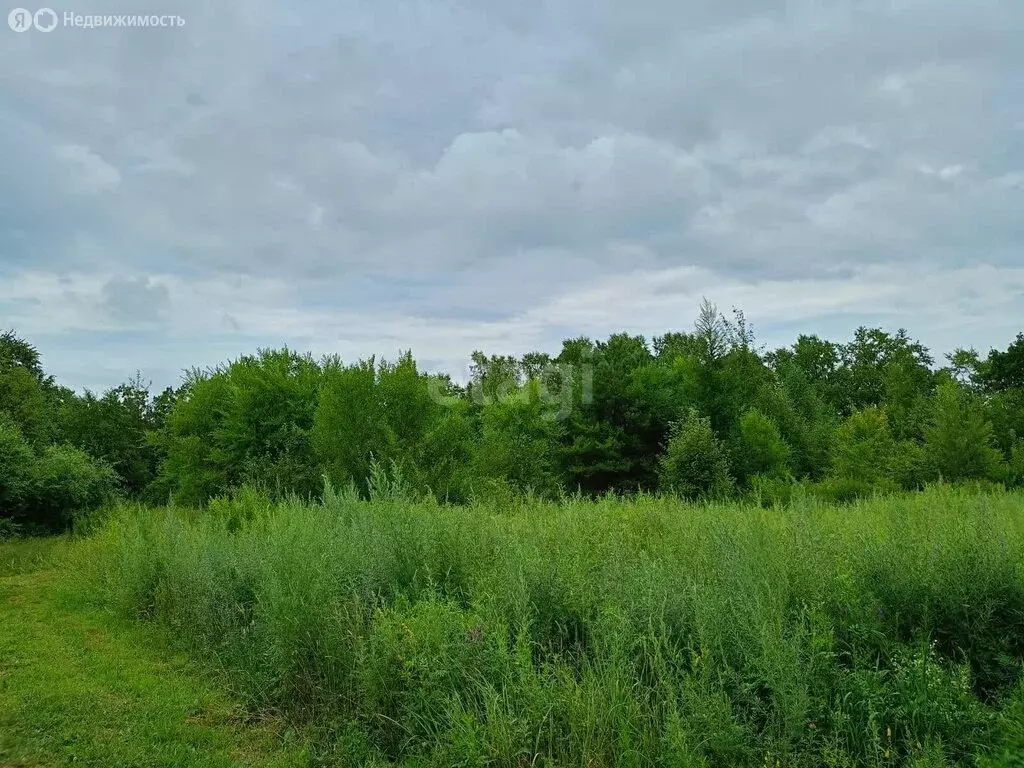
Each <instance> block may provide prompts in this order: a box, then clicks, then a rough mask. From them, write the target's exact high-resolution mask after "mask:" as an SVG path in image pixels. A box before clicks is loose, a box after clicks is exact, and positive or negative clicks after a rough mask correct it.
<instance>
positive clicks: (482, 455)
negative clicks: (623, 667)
mask: <svg viewBox="0 0 1024 768" xmlns="http://www.w3.org/2000/svg"><path fill="white" fill-rule="evenodd" d="M472 359H473V364H472V367H471V376H470V380H469V381H468V382H467V383H466V384H460V383H457V382H455V381H454V380H452V378H451V377H450V376H448V375H436V374H427V373H425V372H423V371H420V370H419V368H418V366H417V364H416V360H415V359H414V357H413V356H412V353H411V352H406V353H404V354H402V355H400V356H399V358H398V359H397V360H396V361H393V362H388V361H378V360H376V359H374V358H371V359H369V360H360V361H358V362H353V363H345V362H343V361H342V360H341V359H339V358H338V357H336V356H333V357H326V358H323V359H314V358H313V357H312V356H311V355H309V354H300V353H298V352H296V351H293V350H290V349H287V348H284V349H267V350H260V351H259V352H257V353H256V354H254V355H246V356H243V357H240V358H238V359H237V360H234V361H231V362H228V363H225V364H223V365H220V366H217V367H215V368H212V369H206V370H198V369H197V370H192V371H189V372H188V373H187V374H186V375H185V376H184V377H183V381H182V383H181V385H180V386H179V387H177V388H170V389H167V390H165V391H163V392H160V393H153V392H151V391H150V387H149V386H148V385H146V384H145V383H144V382H143V381H142V380H141V378H140V377H139V376H136V377H135V378H134V379H133V380H131V381H129V382H127V383H125V384H122V385H121V386H118V387H115V388H113V389H110V390H108V391H106V392H104V393H102V394H95V393H92V392H88V391H87V392H85V393H84V394H82V395H79V394H77V393H75V392H73V391H72V390H70V389H68V388H66V387H62V386H60V385H59V384H58V383H56V382H55V381H54V379H53V378H52V377H51V376H48V375H47V374H46V373H45V371H44V369H43V367H42V365H41V361H40V358H39V354H38V351H37V350H36V348H35V347H33V346H32V345H31V344H30V343H29V342H27V341H26V340H24V339H22V338H20V337H19V336H18V335H17V334H16V333H15V332H13V331H9V332H6V333H4V334H3V335H2V336H0V530H2V526H5V525H6V526H7V527H8V528H11V527H14V526H21V527H30V528H31V527H33V526H35V527H45V528H55V527H60V526H62V525H66V524H68V522H69V520H70V516H72V515H73V514H74V513H75V512H77V511H79V510H85V509H89V508H93V507H96V506H99V505H101V504H104V503H106V502H107V501H109V500H110V499H111V498H112V497H114V496H128V497H132V498H136V499H139V500H142V501H145V502H148V503H152V504H165V503H168V501H169V500H173V501H174V502H175V503H181V504H188V505H202V504H204V503H206V502H207V501H209V500H210V499H212V498H215V497H217V496H221V495H225V494H228V493H230V492H231V491H232V490H233V489H236V488H239V487H242V486H258V487H261V488H263V489H264V490H265V491H266V492H267V493H270V494H273V495H287V494H299V495H303V496H316V495H319V494H320V493H322V492H323V490H324V487H325V485H324V483H325V480H326V481H328V482H329V483H330V484H331V486H332V487H335V488H338V487H344V486H353V487H354V489H355V490H356V491H357V492H358V493H360V494H361V495H363V496H370V495H372V494H373V493H374V492H375V490H377V491H379V490H380V489H381V488H385V487H386V488H390V489H392V490H394V489H398V490H399V491H400V492H402V493H406V494H414V495H415V494H427V493H431V494H433V495H434V496H435V497H436V498H438V499H439V500H442V501H447V502H451V503H465V502H468V501H471V500H473V499H478V498H481V497H489V498H495V497H497V498H499V499H504V498H509V497H512V496H515V495H517V494H524V493H529V494H534V495H537V496H542V497H551V498H557V497H559V496H560V495H561V494H564V493H576V492H578V493H583V494H587V495H599V494H604V493H609V492H612V493H620V494H629V493H635V492H639V491H657V492H666V493H674V494H678V495H680V496H683V497H686V498H691V499H698V498H711V497H721V496H734V495H745V494H746V495H751V496H754V497H756V498H759V499H761V500H762V501H766V502H784V501H786V500H787V499H788V498H789V497H790V496H791V495H792V494H793V493H794V492H795V491H796V490H797V489H803V490H805V491H808V492H812V493H816V494H820V495H822V496H824V497H826V498H829V499H834V500H847V499H852V498H856V497H858V496H863V495H866V494H871V493H875V492H879V491H881V492H887V491H895V490H899V489H905V490H913V489H917V488H921V487H923V486H924V485H926V484H928V483H932V482H936V481H946V482H958V481H980V482H988V483H994V484H1003V485H1007V486H1015V485H1022V484H1024V333H1022V334H1020V335H1018V336H1017V338H1016V340H1015V341H1014V342H1013V343H1011V344H1010V345H1009V346H1008V348H1007V349H1005V350H997V349H992V350H990V352H989V353H988V355H987V356H985V357H982V356H981V355H980V354H978V353H977V352H976V351H974V350H963V349H958V350H955V351H953V352H952V353H950V354H948V355H946V357H945V359H944V360H943V364H942V365H939V364H937V362H936V360H935V359H933V357H932V355H931V353H930V352H929V350H928V349H926V348H925V347H924V346H923V345H922V344H920V343H919V342H917V341H915V340H913V339H911V338H910V337H909V336H908V334H907V333H906V331H904V330H899V331H897V332H895V333H890V332H888V331H885V330H882V329H880V328H864V327H862V328H858V329H857V330H856V332H855V333H854V334H853V338H852V339H851V340H849V341H846V342H834V341H828V340H825V339H822V338H819V337H818V336H815V335H801V336H800V337H799V338H797V340H796V341H795V343H793V344H792V345H791V346H788V347H784V348H781V349H776V350H766V349H764V348H763V347H760V346H758V344H757V342H756V339H755V336H754V333H753V331H752V329H751V328H750V326H749V324H748V323H747V322H746V320H745V318H744V316H743V313H742V312H741V311H738V310H734V311H733V313H732V316H731V317H728V316H725V315H723V314H722V313H721V312H719V310H718V309H717V308H716V307H715V306H714V305H713V304H711V303H709V302H706V301H705V302H704V304H703V305H702V306H701V308H700V311H699V315H698V318H697V320H696V322H695V323H694V326H693V328H692V330H690V331H688V332H678V331H673V332H669V333H666V334H664V335H662V336H658V337H655V338H653V339H651V340H648V339H646V338H644V337H642V336H633V335H629V334H625V333H619V334H614V335H612V336H610V337H609V338H607V339H605V340H597V341H595V340H591V339H589V338H585V337H581V338H575V339H569V340H566V341H565V342H563V344H562V348H561V350H560V351H559V352H558V354H556V355H549V354H546V353H542V352H533V353H530V354H527V355H524V356H522V357H521V358H520V357H516V356H509V355H486V354H484V353H482V352H475V353H474V354H473V357H472ZM5 520H6V522H4V521H5Z"/></svg>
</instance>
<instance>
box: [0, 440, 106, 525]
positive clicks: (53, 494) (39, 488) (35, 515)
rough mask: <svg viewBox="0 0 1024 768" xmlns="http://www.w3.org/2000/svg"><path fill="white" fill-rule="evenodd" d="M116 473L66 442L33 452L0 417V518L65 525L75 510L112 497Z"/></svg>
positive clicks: (19, 523) (72, 519)
mask: <svg viewBox="0 0 1024 768" xmlns="http://www.w3.org/2000/svg"><path fill="white" fill-rule="evenodd" d="M117 489H118V478H117V475H116V473H115V472H114V471H113V470H112V469H111V468H110V467H108V466H107V465H106V464H104V463H103V462H100V461H97V460H96V459H93V458H91V457H90V456H88V455H87V454H85V453H83V452H82V451H80V450H78V449H77V448H72V447H71V446H67V445H57V446H47V447H46V448H44V449H43V450H42V451H39V452H37V451H36V450H34V449H33V447H32V446H31V445H29V443H28V442H27V441H26V440H25V439H24V438H23V437H22V436H21V433H20V431H19V430H18V429H17V428H16V427H13V426H11V425H10V424H9V423H6V424H5V423H3V422H2V421H0V518H7V519H8V520H11V521H12V523H16V524H18V525H19V526H26V527H28V528H42V529H46V530H51V531H52V530H57V529H60V528H66V527H69V526H70V525H71V524H72V523H73V522H74V518H75V517H76V515H78V514H79V513H84V512H89V511H91V510H94V509H97V508H99V507H101V506H103V505H104V504H106V503H108V502H109V501H111V500H112V499H113V497H114V495H115V493H116V492H117Z"/></svg>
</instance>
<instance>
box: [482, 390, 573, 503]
mask: <svg viewBox="0 0 1024 768" xmlns="http://www.w3.org/2000/svg"><path fill="white" fill-rule="evenodd" d="M560 426H561V425H560V423H559V422H558V420H556V419H555V418H554V412H553V409H552V407H551V406H550V405H548V404H546V403H544V402H543V401H542V399H541V397H540V388H539V384H538V382H537V381H531V382H528V383H527V384H526V386H525V387H523V389H522V390H520V391H518V392H514V393H512V394H509V395H506V396H505V398H504V399H502V400H500V401H499V402H496V403H491V404H489V405H487V406H486V407H485V408H484V411H483V434H482V439H481V445H480V451H479V454H478V457H477V461H478V467H479V475H480V477H482V478H493V479H499V480H503V481H504V482H506V483H507V484H508V485H510V486H511V487H513V488H515V489H517V490H519V491H527V490H530V491H533V492H534V493H537V494H540V495H543V496H549V497H550V496H554V495H555V494H556V493H557V491H558V489H559V485H560V483H559V472H558V466H557V463H556V461H555V447H556V446H557V444H558V440H559V433H560Z"/></svg>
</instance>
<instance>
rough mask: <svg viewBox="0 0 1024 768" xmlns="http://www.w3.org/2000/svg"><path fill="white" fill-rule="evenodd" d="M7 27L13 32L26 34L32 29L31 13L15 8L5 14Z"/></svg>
mask: <svg viewBox="0 0 1024 768" xmlns="http://www.w3.org/2000/svg"><path fill="white" fill-rule="evenodd" d="M7 26H9V27H10V28H11V29H13V30H14V31H15V32H28V31H29V30H30V29H32V11H27V10H25V9H24V8H15V9H14V10H13V11H11V12H10V13H8V14H7Z"/></svg>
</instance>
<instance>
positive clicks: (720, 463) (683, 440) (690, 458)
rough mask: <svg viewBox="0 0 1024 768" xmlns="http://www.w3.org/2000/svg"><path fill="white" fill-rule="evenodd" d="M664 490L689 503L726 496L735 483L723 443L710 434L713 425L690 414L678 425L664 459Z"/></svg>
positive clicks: (694, 413) (661, 481)
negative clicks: (690, 501)
mask: <svg viewBox="0 0 1024 768" xmlns="http://www.w3.org/2000/svg"><path fill="white" fill-rule="evenodd" d="M659 479H660V484H661V488H662V490H665V491H669V492H671V493H675V494H677V495H679V496H682V497H683V498H686V499H707V498H715V497H720V496H726V495H728V494H729V493H731V492H732V490H733V487H734V483H733V479H732V476H731V475H730V474H729V460H728V459H727V458H726V451H725V448H724V447H723V445H722V443H721V442H719V440H718V439H717V438H716V437H715V434H714V432H713V431H712V430H711V421H710V420H709V419H707V418H705V417H703V416H700V415H698V414H697V413H696V412H695V411H691V412H690V413H689V415H688V416H687V417H686V418H685V419H683V420H682V421H679V422H676V423H675V424H674V425H673V426H672V429H671V431H670V433H669V440H668V445H667V446H666V447H665V453H664V455H663V456H662V457H661V466H660V472H659Z"/></svg>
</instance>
